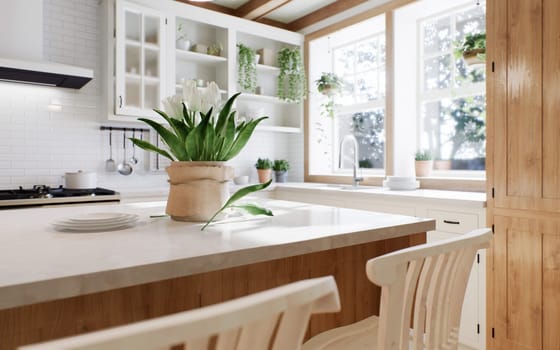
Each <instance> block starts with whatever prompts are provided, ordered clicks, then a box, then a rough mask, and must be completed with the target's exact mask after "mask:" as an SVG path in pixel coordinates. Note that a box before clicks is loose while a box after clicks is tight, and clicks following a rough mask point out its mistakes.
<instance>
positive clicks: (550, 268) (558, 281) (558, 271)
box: [542, 230, 560, 350]
mask: <svg viewBox="0 0 560 350" xmlns="http://www.w3.org/2000/svg"><path fill="white" fill-rule="evenodd" d="M556 232H558V230H556ZM542 270H543V349H547V350H548V349H560V332H559V331H558V329H559V328H560V298H559V296H558V292H559V291H560V236H558V235H557V234H555V235H549V234H545V235H544V236H543V269H542Z"/></svg>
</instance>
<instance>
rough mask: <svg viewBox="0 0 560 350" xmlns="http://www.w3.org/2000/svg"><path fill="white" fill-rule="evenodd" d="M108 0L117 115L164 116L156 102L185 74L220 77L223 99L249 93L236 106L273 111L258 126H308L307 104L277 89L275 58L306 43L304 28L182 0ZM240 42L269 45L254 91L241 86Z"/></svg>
mask: <svg viewBox="0 0 560 350" xmlns="http://www.w3.org/2000/svg"><path fill="white" fill-rule="evenodd" d="M105 3H106V16H104V17H105V18H106V20H107V21H108V23H107V25H106V28H107V29H106V30H107V33H106V37H107V40H108V45H107V47H106V48H105V49H106V50H107V58H106V61H105V65H104V67H105V73H106V77H107V84H106V89H107V99H106V103H107V111H108V118H109V119H110V120H118V121H136V117H148V118H156V119H158V118H159V117H158V116H157V114H156V113H155V112H153V109H154V108H161V100H163V99H164V98H166V97H168V96H171V95H173V94H175V93H180V92H181V87H182V83H183V81H185V80H190V79H194V80H196V81H197V82H198V84H199V85H200V86H201V87H205V86H206V85H207V84H208V83H209V82H211V81H214V82H216V83H217V84H218V86H219V87H220V89H221V90H222V93H223V95H222V97H223V100H224V101H225V100H226V99H227V98H228V97H229V96H232V95H233V94H235V93H237V92H242V95H241V96H240V97H239V98H238V100H237V103H236V106H235V108H236V109H237V112H238V116H239V117H241V118H243V117H245V118H247V119H248V118H255V117H260V116H268V117H269V118H268V119H267V120H265V121H264V122H263V123H261V124H260V125H259V127H258V129H257V130H268V131H277V132H300V131H301V129H302V125H303V103H289V102H286V101H284V100H281V99H279V98H278V96H277V85H278V75H279V73H280V70H279V68H278V64H277V62H276V57H277V55H278V52H279V51H280V50H281V49H283V48H286V47H287V48H299V49H300V50H301V48H302V47H303V41H304V37H303V35H301V34H299V33H295V32H290V31H287V30H283V29H279V28H275V27H271V26H268V25H264V24H261V23H256V22H252V21H248V20H244V19H241V18H237V17H233V16H228V15H224V14H220V13H217V12H214V11H209V10H207V9H203V8H200V7H196V6H191V5H188V4H184V3H180V2H177V1H157V2H156V1H151V0H107V1H105ZM113 18H114V22H113V21H112V19H113ZM113 28H114V31H113ZM238 43H242V44H244V45H246V46H248V47H250V48H251V49H253V50H254V51H257V50H261V49H262V50H263V51H262V52H260V53H261V57H260V61H259V62H260V63H259V64H258V65H257V86H258V89H257V90H255V91H250V92H249V91H243V90H242V89H241V88H240V86H239V85H238V75H237V74H238V56H237V53H238V48H237V44H238Z"/></svg>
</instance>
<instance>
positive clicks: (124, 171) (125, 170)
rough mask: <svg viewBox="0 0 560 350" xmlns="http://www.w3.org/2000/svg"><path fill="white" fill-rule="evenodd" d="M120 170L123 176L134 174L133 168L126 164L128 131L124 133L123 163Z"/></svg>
mask: <svg viewBox="0 0 560 350" xmlns="http://www.w3.org/2000/svg"><path fill="white" fill-rule="evenodd" d="M118 170H119V174H121V175H130V174H132V166H131V165H130V164H128V163H127V162H126V131H123V161H122V163H120V164H119V167H118Z"/></svg>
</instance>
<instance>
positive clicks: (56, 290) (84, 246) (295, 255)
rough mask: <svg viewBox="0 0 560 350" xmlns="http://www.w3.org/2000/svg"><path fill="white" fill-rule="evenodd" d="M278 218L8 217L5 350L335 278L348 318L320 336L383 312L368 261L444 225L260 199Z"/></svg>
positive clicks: (3, 260)
mask: <svg viewBox="0 0 560 350" xmlns="http://www.w3.org/2000/svg"><path fill="white" fill-rule="evenodd" d="M260 201H261V202H262V203H261V205H265V206H267V207H269V208H271V209H272V210H273V212H274V215H275V216H274V217H249V218H244V217H233V218H229V219H225V220H224V221H222V222H219V223H216V224H212V225H210V226H209V227H208V228H207V229H206V230H204V231H200V228H201V227H202V224H200V223H183V222H175V221H172V220H170V219H169V218H167V217H153V218H152V217H150V216H158V215H159V214H162V213H163V212H164V207H165V202H142V203H129V204H110V205H96V206H64V207H52V208H45V207H43V208H37V209H18V210H4V211H0V222H2V224H1V225H2V230H0V231H1V233H0V339H1V341H0V349H13V348H14V347H16V346H18V345H21V344H27V343H32V342H38V341H43V340H47V339H53V338H59V337H63V336H67V335H72V334H78V333H83V332H87V331H92V330H97V329H102V328H107V327H110V326H115V325H120V324H125V323H129V322H134V321H139V320H142V319H147V318H152V317H157V316H162V315H166V314H170V313H174V312H178V311H182V310H188V309H193V308H197V307H201V306H204V305H209V304H213V303H216V302H220V301H224V300H229V299H232V298H235V297H239V296H242V295H246V294H250V293H254V292H257V291H260V290H264V289H268V288H272V287H274V286H278V285H282V284H285V283H289V282H292V281H295V280H300V279H304V278H310V277H317V276H323V275H334V276H335V278H336V280H337V284H338V287H339V290H340V296H341V302H342V312H340V313H337V314H332V315H318V316H314V317H313V318H312V320H311V323H310V331H309V334H310V335H312V334H316V333H318V332H320V331H323V330H325V329H329V328H332V327H335V326H339V325H343V324H348V323H351V322H354V321H356V320H359V319H363V318H364V317H367V316H369V315H371V314H374V313H377V312H378V303H377V302H376V301H375V299H376V298H377V299H378V298H379V289H378V288H377V287H375V286H373V285H372V284H371V283H370V282H369V281H368V280H367V278H366V276H365V271H364V267H365V262H366V261H367V260H368V259H370V258H372V257H374V256H378V255H381V254H384V253H386V252H389V251H393V250H396V249H401V248H404V247H408V246H410V245H415V244H419V243H422V242H424V241H425V234H424V233H425V232H426V231H429V230H433V229H434V227H435V222H434V220H432V219H422V218H415V217H409V216H400V215H390V214H380V213H372V212H365V211H359V210H352V209H342V208H334V207H327V206H320V205H311V204H304V203H297V202H288V201H277V200H262V199H261V200H260ZM92 212H120V213H134V214H138V215H139V216H140V221H139V222H138V223H137V224H136V225H135V226H134V227H130V228H127V229H124V230H119V231H110V232H95V233H64V232H58V231H56V230H54V229H53V228H52V227H51V225H50V224H51V223H52V222H54V221H57V220H59V219H64V218H68V217H76V216H79V215H81V214H84V213H92Z"/></svg>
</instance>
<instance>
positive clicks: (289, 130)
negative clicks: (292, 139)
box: [255, 125, 301, 134]
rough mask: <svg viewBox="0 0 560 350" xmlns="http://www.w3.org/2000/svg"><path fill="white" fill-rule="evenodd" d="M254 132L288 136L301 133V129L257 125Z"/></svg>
mask: <svg viewBox="0 0 560 350" xmlns="http://www.w3.org/2000/svg"><path fill="white" fill-rule="evenodd" d="M255 130H256V131H272V132H283V133H288V134H298V133H300V132H301V128H297V127H294V126H269V125H257V127H256V128H255Z"/></svg>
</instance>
